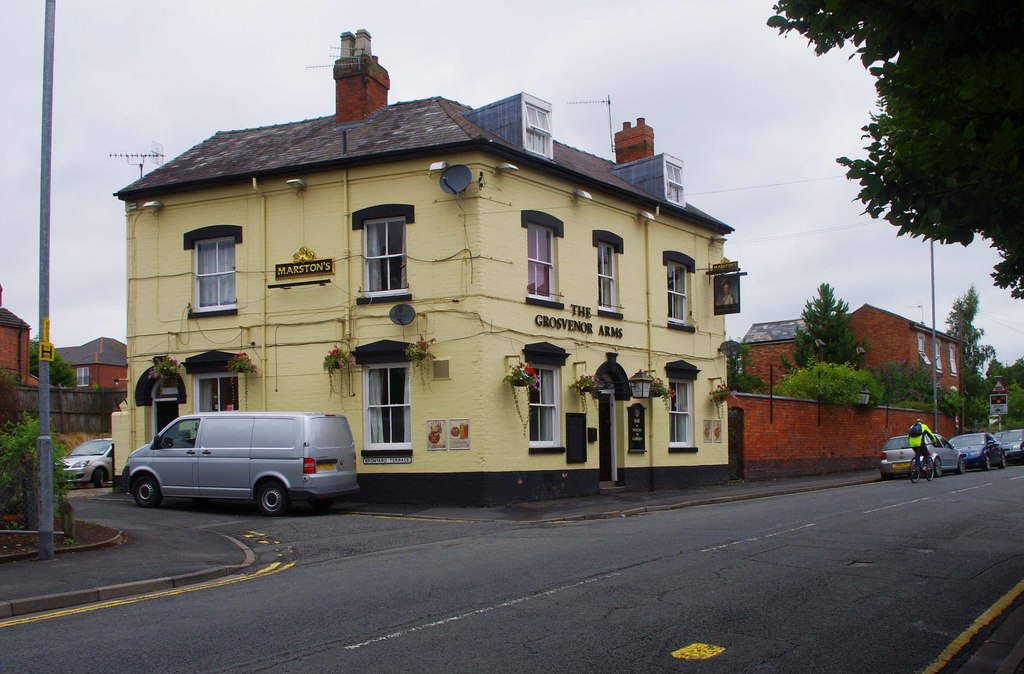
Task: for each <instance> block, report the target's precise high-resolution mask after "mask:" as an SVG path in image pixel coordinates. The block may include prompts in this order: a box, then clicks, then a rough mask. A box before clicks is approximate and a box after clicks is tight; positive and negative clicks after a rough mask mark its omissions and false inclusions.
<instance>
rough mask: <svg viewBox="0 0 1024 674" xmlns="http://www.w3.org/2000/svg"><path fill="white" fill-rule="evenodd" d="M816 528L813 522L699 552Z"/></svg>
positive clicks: (712, 550)
mask: <svg viewBox="0 0 1024 674" xmlns="http://www.w3.org/2000/svg"><path fill="white" fill-rule="evenodd" d="M813 526H816V525H815V524H814V523H813V522H812V523H811V524H805V525H803V526H799V527H795V528H793V529H786V530H785V531H776V532H775V533H774V534H765V535H764V536H754V537H752V538H744V539H742V540H739V541H732V542H731V543H723V544H722V545H716V546H714V547H711V548H704V549H703V550H701V552H714V551H715V550H723V549H725V548H731V547H732V546H734V545H740V544H741V543H755V542H757V541H763V540H767V539H769V538H774V537H776V536H782V535H783V534H791V533H793V532H794V531H800V530H801V529H807V528H808V527H813Z"/></svg>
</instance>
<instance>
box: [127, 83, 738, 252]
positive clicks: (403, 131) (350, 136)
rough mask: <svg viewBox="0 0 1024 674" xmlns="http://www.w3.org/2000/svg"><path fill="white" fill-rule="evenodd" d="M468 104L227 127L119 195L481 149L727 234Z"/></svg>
mask: <svg viewBox="0 0 1024 674" xmlns="http://www.w3.org/2000/svg"><path fill="white" fill-rule="evenodd" d="M471 109H472V108H469V107H467V106H465V105H462V104H461V103H457V102H455V101H451V100H448V99H446V98H440V97H435V98H429V99H423V100H418V101H409V102H403V103H394V104H391V105H389V106H387V107H386V108H382V109H381V110H379V111H377V112H376V113H374V114H373V115H371V116H370V117H368V118H367V119H365V120H362V121H359V122H353V123H346V124H337V123H336V122H335V120H334V116H333V115H331V116H329V117H320V118H317V119H307V120H304V121H300V122H291V123H287V124H277V125H273V126H264V127H259V128H255V129H243V130H238V131H221V132H218V133H216V134H214V135H213V136H211V137H210V138H208V139H206V140H205V141H203V142H201V143H199V144H198V145H196V146H195V147H193V148H191V149H190V150H187V151H186V152H184V153H183V154H181V155H179V156H178V157H176V158H174V159H172V160H171V161H169V162H167V163H166V164H164V165H162V166H160V167H158V168H156V169H154V170H153V171H150V172H149V173H148V174H147V175H145V176H143V177H142V178H140V179H139V180H137V181H135V182H133V183H131V184H130V185H128V186H127V187H125V188H123V189H122V190H120V191H118V192H117V193H115V196H117V197H118V198H120V199H122V200H124V201H130V200H133V199H141V198H151V197H154V196H158V195H160V194H168V193H173V192H183V191H189V190H194V189H201V188H206V187H212V186H215V185H219V184H227V183H235V182H238V181H239V180H246V181H248V180H249V179H250V178H252V177H262V176H281V175H285V174H294V173H297V172H303V171H306V172H308V171H315V170H330V169H335V168H343V167H350V166H359V165H365V164H370V163H377V162H381V161H388V160H397V159H405V158H409V157H416V156H428V155H435V156H436V155H437V154H439V153H442V152H451V151H458V150H465V149H477V150H482V151H487V152H491V153H493V154H496V155H498V156H499V157H504V158H505V160H507V161H511V162H515V163H517V164H520V163H521V164H523V165H526V166H530V167H531V168H536V169H540V170H543V171H547V172H549V173H553V174H556V175H560V176H562V177H566V178H568V179H571V180H576V181H578V182H579V183H580V184H581V186H591V187H599V188H601V189H605V190H608V191H611V192H616V193H619V194H620V195H621V196H624V197H627V198H632V199H633V200H637V201H640V202H641V203H644V204H650V205H651V207H653V206H654V205H657V206H660V207H661V208H662V210H665V211H668V212H674V213H676V214H678V215H684V216H687V217H689V218H690V219H691V220H694V221H696V222H697V223H698V224H701V225H703V226H705V227H708V228H709V229H712V230H714V231H716V232H720V233H723V234H728V233H730V232H732V231H733V229H732V227H730V226H729V225H727V224H725V223H724V222H722V221H720V220H718V219H716V218H714V217H712V216H710V215H708V214H707V213H705V212H704V211H701V210H700V209H698V208H695V207H693V206H690V205H686V206H685V207H680V206H678V205H676V204H672V203H670V202H668V201H665V200H663V199H662V198H661V197H660V196H658V195H652V194H650V193H648V192H645V191H644V190H642V189H640V188H639V187H637V186H636V185H633V184H632V183H630V182H628V181H626V180H623V179H621V178H619V177H618V176H616V175H614V174H613V173H612V172H611V168H612V167H613V166H615V163H614V162H611V161H609V160H607V159H603V158H601V157H597V156H595V155H592V154H589V153H586V152H583V151H581V150H577V149H575V148H572V147H570V146H568V145H565V144H563V143H559V142H557V141H556V142H555V143H554V145H553V157H554V159H553V160H548V159H546V158H544V157H541V156H538V155H535V154H532V153H529V152H527V151H526V150H524V149H523V148H521V147H517V146H515V145H513V144H511V143H508V142H506V141H505V140H503V139H502V138H500V137H498V136H497V135H495V134H493V133H491V132H489V131H487V130H486V129H484V128H483V127H480V126H478V125H476V124H474V123H473V122H470V121H469V120H467V119H466V118H465V117H464V114H465V113H467V112H469V111H470V110H471Z"/></svg>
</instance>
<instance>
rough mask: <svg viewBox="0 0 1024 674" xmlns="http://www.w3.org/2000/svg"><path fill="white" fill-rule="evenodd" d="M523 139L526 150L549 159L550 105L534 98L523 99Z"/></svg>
mask: <svg viewBox="0 0 1024 674" xmlns="http://www.w3.org/2000/svg"><path fill="white" fill-rule="evenodd" d="M523 107H524V114H523V122H524V124H525V127H526V128H525V129H524V133H523V141H524V143H523V144H524V145H525V147H526V149H527V150H529V151H530V152H535V153H537V154H539V155H542V156H544V157H547V158H548V159H551V105H550V104H548V103H545V102H544V101H541V100H539V99H536V98H531V99H530V100H524V101H523Z"/></svg>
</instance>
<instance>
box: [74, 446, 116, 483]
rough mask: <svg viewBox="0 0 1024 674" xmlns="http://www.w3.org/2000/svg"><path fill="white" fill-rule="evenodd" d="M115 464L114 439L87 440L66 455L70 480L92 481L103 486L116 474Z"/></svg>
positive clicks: (79, 481)
mask: <svg viewBox="0 0 1024 674" xmlns="http://www.w3.org/2000/svg"><path fill="white" fill-rule="evenodd" d="M113 464H114V441H113V440H111V439H110V438H98V439H96V440H87V441H85V442H83V443H82V444H80V445H79V446H77V447H75V448H74V449H72V450H71V453H70V454H68V455H67V456H65V457H64V473H65V475H67V479H68V481H69V482H78V483H86V482H92V486H94V487H101V486H103V483H104V482H106V481H107V480H109V479H110V476H111V475H113V474H114V467H113Z"/></svg>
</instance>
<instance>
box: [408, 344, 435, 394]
mask: <svg viewBox="0 0 1024 674" xmlns="http://www.w3.org/2000/svg"><path fill="white" fill-rule="evenodd" d="M434 341H435V340H433V339H431V340H429V341H428V340H426V339H423V335H420V338H419V339H417V340H416V341H415V342H413V343H412V344H410V345H409V346H407V347H405V357H406V358H408V359H409V364H410V365H412V366H413V367H415V368H416V369H417V370H419V372H420V379H421V380H422V381H423V385H424V386H426V385H427V368H426V365H427V363H429V362H430V361H432V360H433V359H434V354H432V353H430V345H431V344H433V343H434Z"/></svg>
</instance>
